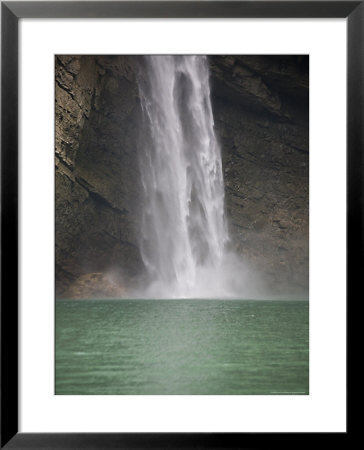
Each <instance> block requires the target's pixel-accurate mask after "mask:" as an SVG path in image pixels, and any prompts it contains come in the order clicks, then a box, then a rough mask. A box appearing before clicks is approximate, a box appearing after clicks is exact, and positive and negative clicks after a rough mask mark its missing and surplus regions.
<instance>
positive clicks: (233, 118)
mask: <svg viewBox="0 0 364 450" xmlns="http://www.w3.org/2000/svg"><path fill="white" fill-rule="evenodd" d="M209 63H210V68H211V92H212V101H213V109H214V117H215V126H216V132H217V135H218V137H219V140H220V142H221V149H222V155H223V167H224V177H225V195H226V212H227V217H228V223H229V229H230V235H231V246H232V248H234V249H235V250H236V252H237V253H239V254H240V255H242V257H243V258H244V259H245V260H246V261H247V262H248V263H249V264H250V265H251V266H252V267H254V268H255V269H256V270H258V271H259V272H260V273H261V275H262V277H263V278H264V280H265V281H266V284H267V286H268V288H269V290H270V292H271V293H272V295H291V294H292V295H298V296H303V295H306V294H307V292H308V169H309V166H308V58H307V57H304V56H211V57H209ZM142 67H143V64H142V57H139V56H61V55H59V56H56V60H55V73H56V83H55V90H56V99H55V100H56V101H55V114H56V137H55V140H56V158H55V160H56V164H55V167H56V169H55V179H56V211H55V214H56V295H57V297H82V296H83V294H82V292H83V291H82V289H81V288H80V286H83V285H84V284H85V283H86V282H87V283H90V282H92V280H94V279H96V280H98V282H100V280H104V279H106V278H105V277H104V276H103V275H102V274H105V273H107V274H110V273H111V274H113V276H114V278H113V280H115V279H117V280H120V279H121V280H123V281H122V282H121V284H124V285H125V286H122V287H120V286H119V287H115V285H114V282H113V283H112V289H111V291H112V292H115V289H119V288H120V289H121V291H122V292H125V289H126V290H127V288H128V286H132V285H133V284H134V283H135V282H138V280H140V278H142V277H143V272H144V268H143V263H142V260H141V257H140V253H139V247H138V215H139V209H138V208H139V204H140V202H139V193H140V174H139V169H138V152H137V148H138V138H139V135H140V133H139V132H138V128H139V124H140V117H141V111H140V101H139V94H138V85H137V81H136V78H137V76H138V74H139V75H140V76H143V73H142ZM93 273H96V274H98V275H97V276H92V275H90V274H93ZM105 283H106V284H105V286H106V287H105V293H106V294H105V295H106V296H107V295H108V291H107V289H108V288H110V281H109V278H107V281H105ZM75 286H76V287H75ZM84 291H85V292H88V295H89V293H90V292H95V289H92V287H88V288H87V289H86V290H84ZM96 292H97V295H100V288H99V286H98V289H96ZM110 296H112V294H110Z"/></svg>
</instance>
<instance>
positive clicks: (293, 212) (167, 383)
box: [55, 55, 309, 395]
mask: <svg viewBox="0 0 364 450" xmlns="http://www.w3.org/2000/svg"><path fill="white" fill-rule="evenodd" d="M55 221H56V226H55V283H56V285H55V325H56V334H55V393H56V394H57V395H308V394H309V56H308V55H135V56H134V55H56V56H55Z"/></svg>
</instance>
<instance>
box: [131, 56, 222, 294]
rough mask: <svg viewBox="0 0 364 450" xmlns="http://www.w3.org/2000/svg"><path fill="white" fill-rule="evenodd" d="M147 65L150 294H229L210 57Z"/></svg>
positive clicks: (150, 60) (145, 254) (144, 231)
mask: <svg viewBox="0 0 364 450" xmlns="http://www.w3.org/2000/svg"><path fill="white" fill-rule="evenodd" d="M145 67H146V71H145V73H144V76H143V77H141V80H140V83H139V84H140V96H141V103H142V110H143V119H144V132H145V134H144V135H143V145H142V153H141V158H140V163H141V175H142V184H143V192H144V201H143V209H142V217H141V241H140V249H141V254H142V258H143V261H144V264H145V266H146V268H147V271H148V274H149V277H150V284H149V289H148V295H150V296H153V297H160V298H163V297H169V298H185V297H216V296H219V295H220V296H221V295H223V294H225V295H226V294H227V287H226V286H224V284H225V283H224V281H221V280H220V278H221V273H222V264H223V260H224V256H225V248H226V244H227V241H228V232H227V227H226V223H225V217H224V184H223V174H222V162H221V153H220V147H219V144H218V142H217V139H216V136H215V133H214V119H213V114H212V108H211V100H210V87H209V70H208V61H207V57H205V56H147V57H145ZM220 281H221V282H220Z"/></svg>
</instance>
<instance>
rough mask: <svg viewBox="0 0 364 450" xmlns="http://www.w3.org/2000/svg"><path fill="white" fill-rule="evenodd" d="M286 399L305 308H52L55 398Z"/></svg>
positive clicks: (302, 340) (248, 304)
mask: <svg viewBox="0 0 364 450" xmlns="http://www.w3.org/2000/svg"><path fill="white" fill-rule="evenodd" d="M293 393H295V394H308V302H306V301H237V300H86V301H85V300H82V301H75V300H57V301H56V394H100V395H102V394H131V395H138V394H143V395H145V394H156V395H159V394H197V395H204V394H211V395H218V394H225V395H229V394H293Z"/></svg>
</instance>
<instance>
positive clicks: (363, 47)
mask: <svg viewBox="0 0 364 450" xmlns="http://www.w3.org/2000/svg"><path fill="white" fill-rule="evenodd" d="M363 3H364V2H363V1H315V0H314V1H259V0H255V1H239V0H238V1H213V2H212V1H188V2H183V1H168V2H163V1H159V2H158V1H147V2H145V1H138V2H135V1H134V2H133V1H124V2H121V1H111V2H108V1H93V2H82V1H70V2H61V1H55V2H47V1H38V2H33V1H29V2H21V1H20V2H18V1H9V2H7V1H5V2H1V442H0V445H1V448H6V449H35V448H37V449H41V448H46V449H51V448H52V449H76V448H77V449H81V448H82V449H104V448H110V449H116V448H120V449H146V448H152V449H184V448H191V449H204V448H214V449H223V448H224V449H228V448H262V447H266V448H270V447H272V445H279V446H280V448H282V447H284V448H295V447H296V444H297V443H300V445H302V444H303V445H304V446H306V445H309V443H310V442H311V440H314V442H315V446H316V445H317V446H319V445H320V444H326V445H327V443H328V441H327V438H328V436H327V434H326V433H302V434H299V435H298V434H297V433H55V434H53V433H18V400H19V398H18V302H17V292H18V181H19V179H18V51H19V48H18V45H19V43H18V21H19V19H21V18H117V17H120V18H347V30H348V31H347V32H348V34H347V37H348V41H347V44H348V47H347V75H348V78H347V80H348V83H347V180H348V182H347V286H348V288H347V305H348V304H349V302H350V299H351V300H357V299H355V298H354V297H355V295H356V292H357V288H358V286H359V281H360V276H361V274H362V273H364V270H363V268H364V265H363V211H364V209H363V177H362V173H363V149H364V145H363V144H364V142H363V119H364V114H363V113H364V88H363V82H364V6H363ZM347 310H348V306H347ZM350 348H351V347H350V345H348V346H347V349H348V352H349V350H350ZM348 361H349V357H348ZM348 375H349V373H348ZM348 395H349V391H348ZM347 418H349V414H348V415H347ZM347 423H348V427H347V432H346V433H331V435H333V436H334V438H335V441H336V443H338V444H339V445H342V448H344V447H343V446H346V445H347V444H348V442H347V440H348V438H349V431H350V432H351V431H352V430H351V428H350V427H349V422H348V421H347ZM351 434H352V433H350V435H351Z"/></svg>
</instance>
